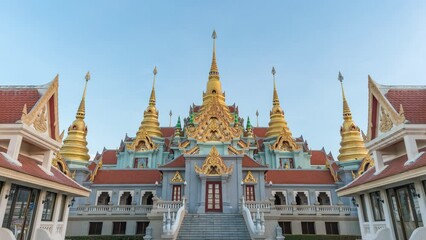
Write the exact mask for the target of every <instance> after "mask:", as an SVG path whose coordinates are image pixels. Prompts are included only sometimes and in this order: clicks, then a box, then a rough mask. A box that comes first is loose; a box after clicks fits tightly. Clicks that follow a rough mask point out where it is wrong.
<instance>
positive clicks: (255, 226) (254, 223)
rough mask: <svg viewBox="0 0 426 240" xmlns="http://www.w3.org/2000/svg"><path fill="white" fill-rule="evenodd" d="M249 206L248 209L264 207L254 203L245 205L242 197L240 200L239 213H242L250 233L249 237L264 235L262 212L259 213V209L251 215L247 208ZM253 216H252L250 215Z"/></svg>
mask: <svg viewBox="0 0 426 240" xmlns="http://www.w3.org/2000/svg"><path fill="white" fill-rule="evenodd" d="M248 204H250V207H256V206H257V207H260V206H264V205H262V204H261V203H259V204H258V205H256V203H255V202H250V203H246V202H245V200H244V197H242V198H241V211H242V213H243V217H244V220H245V222H246V225H247V227H248V229H249V231H250V235H252V236H253V235H254V236H262V235H264V234H265V216H264V212H261V211H260V209H259V208H257V209H256V212H255V213H252V212H251V211H250V209H249V208H248V207H247V206H248ZM252 214H253V215H252Z"/></svg>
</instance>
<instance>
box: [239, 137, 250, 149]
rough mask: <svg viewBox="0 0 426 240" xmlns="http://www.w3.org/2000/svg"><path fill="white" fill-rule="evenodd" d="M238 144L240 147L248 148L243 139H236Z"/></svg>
mask: <svg viewBox="0 0 426 240" xmlns="http://www.w3.org/2000/svg"><path fill="white" fill-rule="evenodd" d="M237 144H238V146H240V147H241V148H242V149H246V148H248V147H249V145H248V144H247V143H246V142H244V141H243V140H241V139H240V141H238V143H237Z"/></svg>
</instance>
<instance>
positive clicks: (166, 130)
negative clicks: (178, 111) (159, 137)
mask: <svg viewBox="0 0 426 240" xmlns="http://www.w3.org/2000/svg"><path fill="white" fill-rule="evenodd" d="M160 130H161V133H162V134H163V137H165V138H166V137H172V136H173V135H174V134H175V128H174V127H162V128H161V129H160Z"/></svg>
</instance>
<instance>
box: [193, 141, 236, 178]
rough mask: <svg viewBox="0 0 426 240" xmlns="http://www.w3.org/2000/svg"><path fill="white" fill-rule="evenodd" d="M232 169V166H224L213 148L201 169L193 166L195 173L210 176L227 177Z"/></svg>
mask: <svg viewBox="0 0 426 240" xmlns="http://www.w3.org/2000/svg"><path fill="white" fill-rule="evenodd" d="M233 169H234V165H231V166H230V167H228V166H226V164H225V162H224V161H223V159H222V158H221V157H220V155H219V152H218V151H217V149H216V147H215V146H213V147H212V149H211V151H210V153H209V155H208V156H207V158H206V160H205V161H204V163H203V165H202V166H201V168H200V167H198V166H197V164H195V172H197V173H198V174H205V175H210V176H220V175H227V174H230V173H232V170H233Z"/></svg>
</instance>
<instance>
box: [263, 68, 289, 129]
mask: <svg viewBox="0 0 426 240" xmlns="http://www.w3.org/2000/svg"><path fill="white" fill-rule="evenodd" d="M275 74H276V71H275V68H274V67H272V77H273V80H274V93H273V99H272V110H271V112H270V120H269V127H268V130H267V131H266V137H276V136H279V135H281V134H282V133H283V132H284V133H286V134H287V135H289V136H291V132H290V129H289V128H288V126H287V121H286V120H285V118H284V111H283V109H282V108H281V106H280V100H279V99H278V93H277V88H276V84H275Z"/></svg>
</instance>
